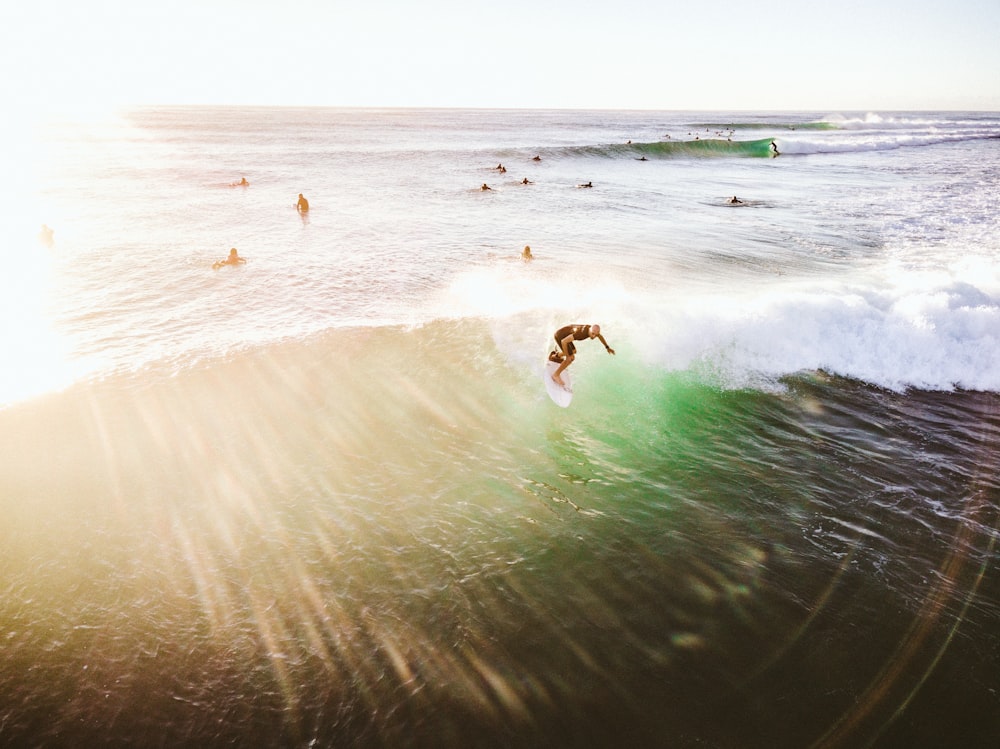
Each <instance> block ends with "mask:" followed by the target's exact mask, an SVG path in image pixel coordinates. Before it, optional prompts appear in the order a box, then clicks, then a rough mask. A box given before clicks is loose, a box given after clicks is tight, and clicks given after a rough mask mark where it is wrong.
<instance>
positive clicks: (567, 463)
mask: <svg viewBox="0 0 1000 749" xmlns="http://www.w3.org/2000/svg"><path fill="white" fill-rule="evenodd" d="M733 117H734V116H721V115H718V114H717V113H713V114H710V115H706V114H705V113H695V114H686V113H634V112H594V113H569V112H540V113H536V112H449V111H421V112H410V111H405V110H389V111H360V110H359V111H354V110H350V111H342V110H239V109H236V110H232V109H169V110H144V111H141V112H135V113H131V114H128V115H126V116H125V117H124V118H123V119H121V120H119V121H116V122H115V123H112V124H111V125H102V126H100V127H98V126H97V125H90V126H89V127H90V129H89V130H88V129H72V130H66V129H55V130H49V131H45V133H43V135H44V138H42V140H41V142H40V144H39V151H38V154H39V164H40V166H39V167H37V168H38V171H37V172H36V176H37V178H38V181H39V187H38V190H37V192H36V193H34V194H33V195H32V196H31V200H30V201H28V202H27V203H26V204H25V209H24V211H23V213H21V214H19V215H11V216H8V217H5V223H4V226H5V227H6V229H5V230H6V231H7V241H8V245H7V248H8V252H10V248H16V249H17V250H18V251H20V252H21V253H22V254H23V255H25V256H26V257H27V258H28V260H27V261H25V262H24V263H22V264H20V265H18V266H17V267H16V268H15V272H14V273H12V275H11V278H10V279H9V280H8V281H7V282H6V283H7V284H8V287H7V295H6V299H7V301H6V302H5V304H7V305H10V308H9V311H11V312H16V313H17V316H16V318H12V317H11V316H8V320H11V319H16V320H17V324H8V327H7V328H6V329H5V331H4V335H5V336H6V338H5V340H4V343H5V349H6V351H8V352H9V357H8V362H9V365H8V366H7V367H5V377H4V380H3V384H4V388H5V389H4V401H5V403H6V406H5V408H3V410H0V456H2V458H0V461H2V463H0V465H2V469H0V503H2V504H0V510H2V513H3V518H4V524H3V541H4V543H3V547H2V548H3V552H2V555H0V564H2V567H3V570H4V574H3V578H2V580H3V583H4V586H5V589H4V592H5V594H4V596H3V597H2V598H0V642H3V643H4V646H3V649H2V650H0V659H2V666H3V673H4V674H7V675H8V676H7V678H5V680H4V681H3V682H2V684H0V739H2V740H3V742H5V743H7V744H11V745H19V744H38V745H47V746H61V745H66V746H71V745H72V746H80V745H105V744H138V745H149V744H153V745H199V746H204V745H221V744H236V745H248V744H254V745H290V746H299V745H303V746H304V745H322V746H327V745H328V746H425V745H426V746H432V745H433V746H512V745H513V746H621V745H636V746H648V745H666V746H691V747H695V746H717V747H756V746H760V747H781V746H787V747H800V746H845V747H846V746H870V745H877V746H977V745H983V746H988V745H992V744H993V743H995V740H996V738H997V737H1000V722H998V720H997V718H996V716H997V715H1000V710H998V709H997V707H998V705H997V700H998V697H997V694H998V691H997V690H998V686H1000V685H998V682H997V674H998V673H1000V669H998V665H1000V664H998V663H997V653H996V652H995V651H996V648H995V632H996V627H997V624H998V622H1000V604H998V601H1000V576H998V574H997V562H998V552H997V549H996V541H997V522H998V517H997V514H998V510H1000V503H998V497H1000V486H998V482H997V478H996V475H997V472H996V470H995V466H996V465H997V446H998V440H1000V401H998V399H997V392H998V384H1000V381H998V379H997V377H998V374H997V373H998V371H1000V370H998V369H997V367H996V362H997V361H998V359H997V337H996V330H997V320H998V314H1000V285H998V283H997V280H998V276H997V267H998V262H997V257H998V248H1000V241H998V238H1000V231H998V229H1000V224H998V222H997V219H996V216H995V210H994V209H993V206H992V193H991V192H990V191H989V189H988V188H989V185H990V184H991V182H990V180H992V179H993V177H992V175H993V174H995V168H996V166H997V158H998V153H997V148H996V146H997V142H998V141H997V135H998V134H1000V123H998V121H997V120H996V118H995V117H992V116H990V115H981V114H961V115H956V114H947V115H945V114H935V115H926V114H919V115H918V114H899V115H893V116H888V115H883V116H881V117H874V116H870V117H851V116H839V117H824V116H823V115H817V114H802V115H790V114H788V113H783V114H781V115H776V116H773V117H772V116H769V115H761V114H756V113H755V114H753V115H746V116H736V117H735V119H734V120H733V121H734V124H733V125H730V126H729V127H732V128H733V129H734V130H735V132H736V133H737V134H738V135H736V136H732V137H734V139H737V138H738V139H743V138H744V136H746V139H747V140H748V141H750V142H753V143H764V145H765V147H767V146H768V145H769V143H770V140H771V139H772V138H773V139H775V140H776V142H777V145H778V146H779V149H780V151H781V156H780V157H778V158H766V157H764V158H745V157H743V156H736V155H726V154H717V155H715V156H713V157H711V158H705V157H704V156H701V155H698V154H696V153H694V152H692V151H691V150H688V151H685V150H684V149H681V150H679V151H678V150H676V149H670V148H661V147H659V146H657V145H655V144H657V143H659V142H660V140H661V139H663V140H665V136H666V135H667V134H669V135H670V136H671V137H670V140H671V141H675V140H684V139H685V138H687V137H688V136H687V134H688V132H689V131H691V130H692V128H696V127H701V126H695V125H693V124H691V123H705V122H719V123H726V122H730V120H731V119H732V118H733ZM772 119H773V122H774V124H773V125H769V124H768V123H769V122H771V121H772ZM740 122H744V123H746V125H745V126H743V127H739V126H738V125H739V123H740ZM796 124H802V125H805V126H804V127H797V128H796V129H795V130H792V129H790V128H791V126H792V125H796ZM705 127H711V128H714V127H715V126H705ZM718 127H719V128H722V127H726V125H721V124H720V125H719V126H718ZM756 131H759V132H756ZM709 136H711V133H709ZM758 136H759V137H758ZM692 137H693V136H692ZM705 137H708V136H705ZM726 137H730V136H728V135H724V136H723V138H722V140H725V138H726ZM629 140H631V141H632V144H628V143H627V141H629ZM695 148H698V147H695ZM753 148H756V146H753ZM640 152H645V153H647V156H648V161H646V162H637V161H636V158H637V153H640ZM654 152H655V153H656V158H654V157H653V155H652V154H653V153H654ZM536 155H537V156H540V159H541V160H540V161H534V160H533V157H534V156H536ZM46 159H48V160H46ZM499 163H503V164H504V165H505V166H506V168H507V172H506V174H500V173H499V172H498V170H496V169H495V167H496V166H497V164H499ZM244 174H245V175H246V176H247V179H248V180H249V181H250V183H251V184H250V187H249V188H232V187H230V186H229V184H230V183H231V182H233V181H238V180H239V178H240V176H243V175H244ZM525 176H527V177H529V178H530V180H531V182H532V184H529V185H523V184H520V181H521V179H523V177H525ZM587 181H592V182H593V184H594V187H593V188H592V189H582V188H578V187H577V185H578V184H581V183H584V182H587ZM483 182H488V183H489V184H490V185H491V186H492V187H493V189H492V190H491V191H489V192H485V193H484V192H483V191H481V190H479V189H478V188H479V187H480V185H481V184H482V183H483ZM299 192H302V193H304V194H306V195H307V197H308V198H309V199H310V202H311V204H312V206H313V209H312V210H311V211H310V214H309V216H308V217H307V218H305V219H303V218H302V217H300V216H299V215H298V214H297V213H296V212H295V210H294V208H293V204H294V199H295V197H296V196H297V194H298V193H299ZM733 194H737V195H739V196H740V198H741V199H743V200H744V202H743V203H742V204H740V205H736V206H731V205H729V204H727V203H726V201H727V200H728V198H729V197H731V196H732V195H733ZM42 222H46V223H48V225H49V226H52V227H53V228H54V230H55V233H54V237H55V241H54V243H53V245H52V247H50V248H49V247H40V246H39V245H38V244H37V240H36V237H35V234H36V233H37V227H38V225H39V224H40V223H42ZM18 243H20V244H18ZM525 244H530V245H531V246H532V249H533V252H534V254H535V256H536V260H535V261H533V262H532V263H530V264H526V263H523V262H521V261H520V260H519V259H518V255H519V253H520V250H521V248H522V247H523V245H525ZM234 245H235V246H237V247H239V249H240V253H241V254H242V255H244V256H245V257H246V258H247V260H248V262H247V264H246V265H245V266H241V267H236V268H223V269H222V270H220V271H213V270H212V269H211V263H212V261H213V260H215V259H217V258H219V257H222V256H224V255H225V254H226V251H227V250H228V247H229V246H234ZM14 300H17V302H18V304H17V305H16V306H15V302H14ZM566 322H600V323H601V324H602V328H603V332H604V334H605V335H606V337H607V338H608V341H609V343H610V344H611V345H612V346H613V347H614V348H615V350H616V352H617V355H616V356H614V357H611V356H608V355H606V354H605V353H604V352H603V351H602V350H601V348H600V347H599V346H597V345H595V344H593V343H591V342H583V343H581V344H580V347H579V348H580V353H579V356H578V357H577V361H576V362H575V363H574V365H573V375H574V383H575V396H574V401H573V404H572V405H571V407H570V408H569V409H566V410H563V409H559V408H557V407H556V406H554V405H553V404H552V403H550V402H549V401H548V399H547V396H546V394H545V391H544V388H543V387H542V381H541V373H542V367H543V363H544V354H545V352H546V350H547V347H548V345H549V341H550V338H551V335H552V332H553V331H554V330H555V329H556V328H557V327H559V326H560V325H562V324H564V323H566Z"/></svg>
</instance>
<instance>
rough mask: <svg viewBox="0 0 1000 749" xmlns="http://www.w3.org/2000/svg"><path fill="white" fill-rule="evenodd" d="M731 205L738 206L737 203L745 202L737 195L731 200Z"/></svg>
mask: <svg viewBox="0 0 1000 749" xmlns="http://www.w3.org/2000/svg"><path fill="white" fill-rule="evenodd" d="M728 202H729V205H736V204H737V203H742V202H743V201H742V200H740V199H739V198H737V197H736V196H735V195H733V197H731V198H730V199H729V201H728Z"/></svg>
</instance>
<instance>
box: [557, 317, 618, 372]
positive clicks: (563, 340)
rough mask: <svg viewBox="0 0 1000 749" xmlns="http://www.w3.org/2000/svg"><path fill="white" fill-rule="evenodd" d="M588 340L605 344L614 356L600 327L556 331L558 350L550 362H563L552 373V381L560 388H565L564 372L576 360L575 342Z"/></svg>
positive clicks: (580, 327)
mask: <svg viewBox="0 0 1000 749" xmlns="http://www.w3.org/2000/svg"><path fill="white" fill-rule="evenodd" d="M588 338H597V339H598V340H600V342H601V343H603V344H604V348H605V350H606V351H607V352H608V353H609V354H614V353H615V350H614V349H613V348H611V347H610V346H609V345H608V342H607V341H605V340H604V336H602V335H601V326H600V325H564V326H563V327H561V328H559V330H557V331H556V334H555V339H556V350H555V351H553V352H552V353H551V354H549V361H555V362H561V364H560V365H559V369H557V370H556V371H555V372H553V373H552V380H553V381H554V382H555V383H556V384H557V385H559V386H560V387H565V386H566V385H565V383H564V382H563V381H562V377H560V376H559V375H561V374H562V372H563V370H564V369H566V367H568V366H569V365H570V364H572V363H573V359H575V358H576V345H574V343H573V341H585V340H587V339H588Z"/></svg>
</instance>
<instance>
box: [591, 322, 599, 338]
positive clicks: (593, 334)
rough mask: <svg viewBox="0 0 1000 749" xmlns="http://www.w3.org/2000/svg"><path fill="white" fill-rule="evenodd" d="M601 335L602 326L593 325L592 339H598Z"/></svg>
mask: <svg viewBox="0 0 1000 749" xmlns="http://www.w3.org/2000/svg"><path fill="white" fill-rule="evenodd" d="M600 334H601V326H600V325H591V326H590V337H591V338H597V336H599V335H600Z"/></svg>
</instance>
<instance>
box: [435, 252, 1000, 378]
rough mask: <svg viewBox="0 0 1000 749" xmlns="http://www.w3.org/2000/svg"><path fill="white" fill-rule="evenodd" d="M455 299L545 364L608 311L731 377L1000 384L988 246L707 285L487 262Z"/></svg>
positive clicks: (639, 354)
mask: <svg viewBox="0 0 1000 749" xmlns="http://www.w3.org/2000/svg"><path fill="white" fill-rule="evenodd" d="M522 270H523V271H524V272H521V271H522ZM531 270H535V269H531ZM448 299H449V300H450V301H449V306H448V309H449V310H450V313H451V316H457V317H460V316H473V317H482V318H488V319H492V320H494V321H495V322H496V324H495V326H494V327H495V329H496V332H495V335H494V338H495V340H496V343H497V345H498V346H499V348H500V349H501V350H503V351H505V352H507V354H508V357H509V358H510V359H511V360H512V361H514V362H521V361H523V362H533V363H536V362H535V359H538V356H539V354H540V353H541V348H542V347H544V346H546V345H548V344H549V343H550V342H549V337H550V336H551V333H552V331H554V330H555V329H556V328H557V327H559V326H560V325H564V324H567V323H571V322H584V323H588V322H599V323H601V324H602V327H603V328H604V331H605V333H606V334H607V336H608V338H609V339H610V341H611V343H612V345H613V346H615V347H616V348H618V349H619V353H620V354H622V355H625V356H628V357H629V358H635V359H639V360H641V361H643V362H644V363H645V364H646V365H647V366H655V367H660V368H663V369H665V370H668V371H688V370H691V371H698V372H700V373H702V374H707V375H708V376H711V377H712V378H715V380H716V382H717V384H719V385H721V386H724V387H735V388H740V387H758V386H762V385H766V384H768V383H772V384H773V383H776V382H777V380H778V379H779V378H781V377H784V376H787V375H790V374H794V373H797V372H802V371H816V370H824V371H828V372H831V373H834V374H838V375H842V376H845V377H851V378H855V379H858V380H862V381H865V382H869V383H872V384H875V385H879V386H881V387H885V388H889V389H893V390H905V389H907V388H921V389H929V390H952V389H954V388H956V387H961V388H965V389H970V390H990V391H1000V366H998V365H1000V267H998V266H997V264H996V263H995V262H993V261H990V260H989V259H987V258H979V259H976V258H966V259H962V260H959V261H956V262H955V263H953V264H952V265H951V266H950V267H947V268H939V269H937V270H912V269H906V268H902V267H899V266H896V265H886V266H883V267H881V268H879V269H878V270H876V271H874V272H873V271H868V272H865V273H862V272H855V273H854V274H853V276H852V277H850V278H848V279H845V280H837V281H830V280H825V281H823V280H820V281H815V280H814V281H802V280H799V281H794V280H790V281H789V280H784V279H779V280H778V281H775V282H774V283H772V284H770V285H763V284H759V285H755V286H753V288H750V289H748V288H746V286H745V285H741V286H739V287H737V286H734V287H731V288H728V289H720V288H718V287H717V288H716V289H714V290H712V291H709V292H695V291H691V290H686V289H684V288H683V287H677V288H666V287H665V286H664V285H663V279H659V280H658V281H657V282H656V283H655V284H650V285H649V286H647V287H646V288H643V286H642V285H641V284H636V283H631V284H625V283H622V282H621V280H620V279H615V278H613V277H609V276H608V275H607V274H605V275H604V276H603V277H601V276H600V275H596V274H595V275H592V276H587V275H586V274H583V275H581V274H576V275H574V276H573V277H572V278H568V279H564V278H560V277H558V276H551V275H547V274H544V273H533V272H528V269H522V268H519V267H514V266H506V267H499V266H490V267H486V268H478V269H473V270H470V271H468V272H466V273H463V274H462V275H460V276H459V277H457V278H456V279H455V282H454V283H453V284H452V286H451V289H450V290H449V294H448ZM512 321H513V322H514V323H515V324H511V322H512Z"/></svg>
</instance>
